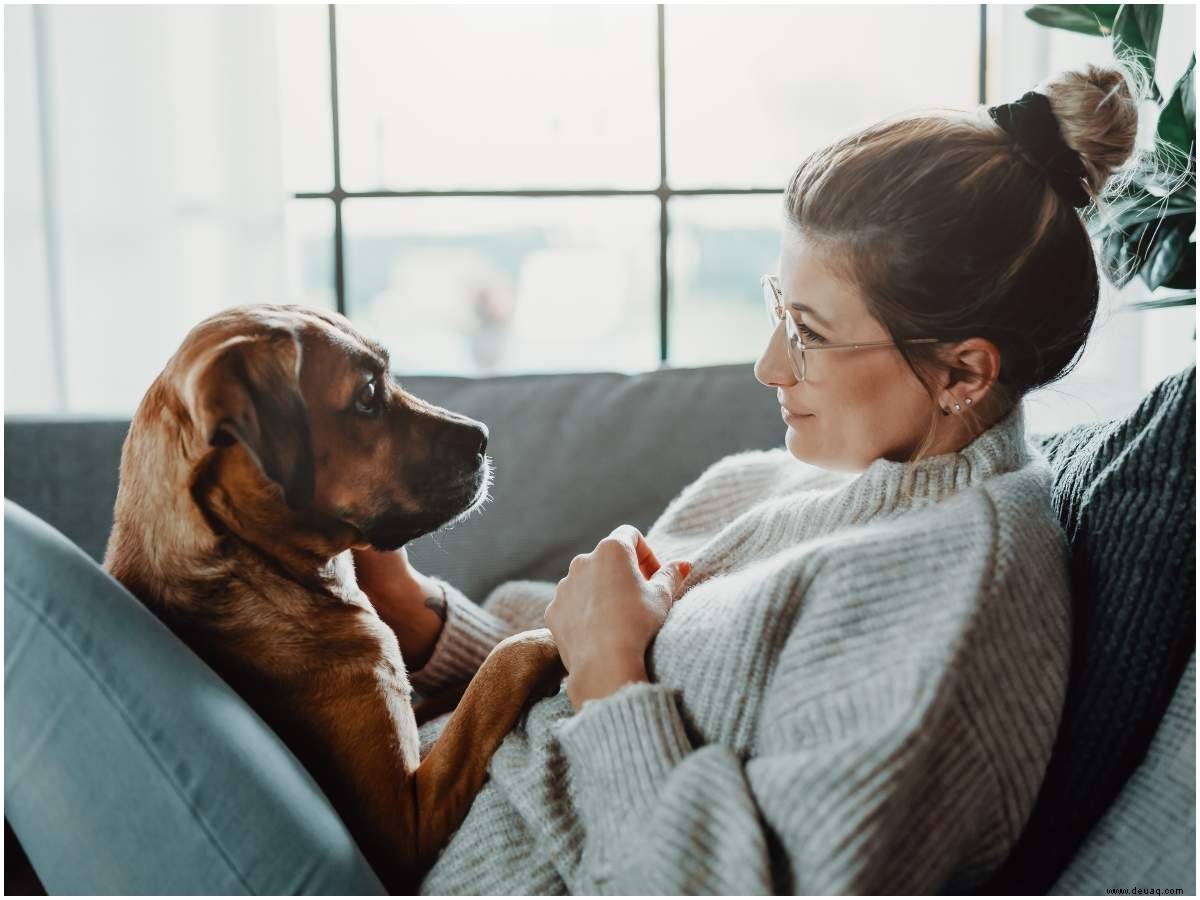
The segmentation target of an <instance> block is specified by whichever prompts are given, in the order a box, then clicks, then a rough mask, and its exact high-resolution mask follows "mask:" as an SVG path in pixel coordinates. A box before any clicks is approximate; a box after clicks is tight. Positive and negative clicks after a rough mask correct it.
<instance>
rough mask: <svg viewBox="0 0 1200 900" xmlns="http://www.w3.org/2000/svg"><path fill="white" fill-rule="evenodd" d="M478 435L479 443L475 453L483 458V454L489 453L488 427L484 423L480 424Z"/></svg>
mask: <svg viewBox="0 0 1200 900" xmlns="http://www.w3.org/2000/svg"><path fill="white" fill-rule="evenodd" d="M478 433H479V441H478V443H477V444H476V446H475V453H476V454H477V455H478V456H483V454H485V453H487V442H488V427H487V426H486V425H484V424H483V423H482V422H480V423H479V426H478Z"/></svg>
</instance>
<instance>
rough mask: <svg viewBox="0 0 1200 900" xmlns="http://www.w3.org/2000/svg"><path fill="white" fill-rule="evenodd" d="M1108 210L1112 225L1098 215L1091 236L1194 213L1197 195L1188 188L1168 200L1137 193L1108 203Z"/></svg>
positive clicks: (1193, 190) (1171, 195) (1172, 195)
mask: <svg viewBox="0 0 1200 900" xmlns="http://www.w3.org/2000/svg"><path fill="white" fill-rule="evenodd" d="M1108 210H1109V215H1110V217H1111V220H1112V221H1113V222H1114V223H1115V225H1110V224H1109V221H1108V220H1107V219H1101V218H1099V217H1098V216H1097V218H1096V219H1095V220H1094V227H1093V229H1092V236H1093V237H1098V236H1100V235H1103V234H1106V233H1107V232H1109V231H1110V230H1112V228H1113V227H1116V228H1129V227H1130V226H1132V225H1136V224H1138V223H1139V222H1150V221H1153V220H1154V219H1164V218H1167V217H1170V216H1175V215H1183V214H1194V213H1195V212H1196V192H1195V189H1194V188H1193V187H1191V186H1190V185H1189V186H1186V187H1183V188H1180V189H1179V190H1177V191H1175V192H1174V193H1172V194H1170V195H1169V196H1167V197H1155V196H1154V195H1153V194H1150V193H1148V192H1147V191H1145V190H1138V191H1137V192H1136V193H1131V194H1129V195H1126V196H1122V197H1121V198H1120V199H1119V200H1116V201H1114V202H1113V203H1110V204H1109V207H1108Z"/></svg>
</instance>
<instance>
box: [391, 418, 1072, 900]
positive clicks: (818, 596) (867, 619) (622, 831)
mask: <svg viewBox="0 0 1200 900" xmlns="http://www.w3.org/2000/svg"><path fill="white" fill-rule="evenodd" d="M1048 486H1049V470H1048V468H1047V465H1046V462H1045V460H1044V458H1043V457H1041V455H1040V454H1039V453H1038V451H1036V450H1034V449H1032V448H1031V447H1030V446H1028V445H1027V444H1026V440H1025V433H1024V423H1023V413H1022V411H1021V410H1020V408H1018V409H1016V410H1014V411H1013V412H1012V413H1010V414H1009V415H1008V416H1007V417H1005V418H1004V419H1003V420H1001V421H1000V422H998V423H997V424H996V425H994V426H993V427H992V428H991V429H989V430H988V431H987V432H985V433H984V434H983V435H981V436H980V437H978V438H977V439H976V440H975V441H974V442H972V443H971V444H970V445H969V446H967V447H966V448H964V449H963V450H961V451H959V452H958V453H952V454H945V455H941V456H936V457H932V458H929V459H926V460H923V461H921V462H918V463H916V464H912V465H906V464H902V463H895V462H890V461H888V460H877V461H876V462H874V463H872V464H871V466H870V467H869V468H868V469H867V470H866V471H865V472H863V473H861V474H859V475H857V476H851V475H845V474H838V473H832V472H827V471H824V470H821V469H817V468H815V467H812V466H809V465H807V464H804V463H801V462H798V461H797V460H796V459H795V458H793V457H792V456H791V455H790V454H788V452H787V451H786V450H783V449H779V450H771V451H765V452H764V451H752V452H747V453H740V454H736V455H734V456H730V457H727V458H725V459H723V460H721V461H720V462H718V463H716V464H715V465H713V466H712V467H711V468H709V469H708V470H707V471H706V472H705V473H704V474H703V475H702V476H701V477H700V478H699V479H698V480H697V481H696V482H694V483H693V484H691V485H690V486H688V487H687V488H686V489H685V490H684V491H683V492H682V493H681V494H680V495H679V496H678V497H677V498H676V499H675V500H674V501H672V502H671V504H670V505H669V506H668V507H667V509H666V510H665V511H664V512H663V514H662V516H661V517H660V518H659V519H658V521H657V522H656V523H655V524H654V526H653V527H652V528H651V529H650V530H649V531H648V532H647V534H646V537H647V540H648V541H649V543H650V546H651V547H652V548H653V549H654V551H655V553H656V554H657V555H658V558H659V559H661V560H663V561H664V562H665V561H667V560H670V559H675V558H679V557H683V558H687V559H689V560H691V561H692V562H693V569H692V571H691V574H690V575H689V576H688V578H687V580H686V582H685V583H684V593H683V594H682V596H680V597H679V599H677V600H676V602H675V604H674V606H673V607H672V609H671V611H670V614H669V615H668V617H667V619H666V622H665V623H664V625H663V627H662V629H661V631H660V632H659V633H658V635H657V636H656V638H655V640H654V642H653V643H652V644H651V647H650V649H649V651H648V652H647V654H646V663H647V666H646V668H647V672H648V674H649V676H650V679H651V682H650V683H648V684H647V683H637V684H628V685H625V686H624V687H622V688H621V689H619V690H618V691H616V692H615V693H613V694H611V695H610V696H608V697H604V698H600V699H596V700H590V701H587V702H586V703H584V705H583V707H582V708H581V709H580V711H579V712H578V714H576V713H575V712H574V710H573V709H572V707H571V703H570V701H569V700H568V698H567V693H566V687H565V685H564V686H563V687H562V688H561V689H560V691H559V692H558V694H557V695H554V696H552V697H547V698H545V699H542V700H539V701H538V702H537V703H535V704H534V705H532V707H531V708H530V709H529V711H528V713H527V714H526V715H525V716H524V717H523V719H522V721H520V722H518V724H517V726H516V727H515V728H514V730H513V731H512V732H511V733H510V734H509V735H508V737H507V738H506V739H505V740H504V742H503V743H502V745H501V746H500V748H499V749H498V750H497V752H496V754H495V756H494V757H493V759H492V762H491V766H490V769H489V776H490V777H489V779H488V781H487V783H486V784H485V785H484V787H483V789H482V790H481V791H480V793H479V794H478V795H477V797H476V799H475V802H474V804H473V806H472V807H471V810H470V812H469V813H468V815H467V817H466V819H465V820H464V822H463V824H462V825H461V827H460V828H459V829H458V831H457V832H456V833H455V834H454V835H453V837H452V838H451V839H450V841H449V843H448V845H447V846H446V848H445V849H444V851H443V852H442V854H441V855H440V857H439V858H438V860H437V862H436V863H435V865H434V867H433V869H432V870H431V871H430V872H429V874H428V875H427V877H426V878H425V880H424V882H423V884H422V886H421V890H422V892H423V893H434V894H461V893H466V894H492V893H503V894H544V893H565V892H570V893H586V894H597V893H600V894H604V893H615V894H640V893H666V894H705V893H715V894H760V893H772V892H773V893H785V894H791V893H803V894H841V893H892V894H897V893H898V894H904V893H914V894H915V893H929V892H935V891H939V890H942V891H946V890H949V891H966V890H969V889H970V888H971V887H972V886H974V885H977V884H979V883H980V882H981V881H982V880H983V879H984V877H985V876H986V875H987V874H988V873H990V872H992V871H993V870H994V869H995V868H996V867H997V866H998V865H999V864H1000V863H1001V861H1002V860H1003V859H1004V857H1005V855H1006V854H1007V853H1008V851H1009V850H1010V849H1011V847H1012V846H1013V844H1014V842H1015V840H1016V838H1017V836H1018V834H1019V832H1020V830H1021V828H1022V826H1023V825H1024V823H1025V821H1026V819H1027V818H1028V816H1029V813H1030V811H1031V808H1032V806H1033V802H1034V798H1035V796H1036V794H1037V791H1038V787H1039V784H1040V783H1041V779H1042V776H1043V773H1044V770H1045V767H1046V763H1047V760H1048V759H1049V756H1050V750H1051V747H1052V745H1053V742H1054V737H1055V732H1056V729H1057V727H1058V722H1059V716H1060V713H1061V710H1062V704H1063V698H1064V694H1065V689H1066V678H1067V671H1068V654H1069V650H1070V615H1071V613H1070V601H1069V591H1068V581H1067V549H1066V541H1065V538H1064V536H1063V533H1062V531H1061V528H1060V526H1059V524H1058V521H1057V520H1056V519H1055V517H1054V516H1053V514H1052V512H1051V510H1050V505H1049V493H1048V489H1049V488H1048ZM613 524H614V525H616V524H619V523H613ZM553 592H554V585H552V584H550V583H540V582H511V583H508V584H505V585H501V586H500V587H498V588H497V589H496V590H495V591H493V592H492V593H491V595H490V596H489V597H488V598H487V599H486V600H485V602H484V603H483V605H482V606H478V605H476V604H474V603H473V602H471V601H470V600H468V599H467V598H465V597H463V596H462V594H460V593H459V592H458V591H456V590H454V589H453V588H449V587H448V589H447V595H448V598H449V610H448V615H447V620H446V623H445V625H444V626H443V631H442V633H441V635H440V636H439V638H438V641H437V643H436V645H435V647H434V650H433V654H432V656H431V657H430V659H429V660H428V662H427V663H426V664H425V666H424V667H423V668H422V669H420V670H417V671H414V672H412V673H411V676H410V677H411V680H412V683H413V685H414V686H415V687H416V688H417V689H418V690H420V691H422V692H427V691H431V690H434V689H436V688H438V687H441V686H444V685H447V684H450V683H452V682H455V681H460V680H464V679H467V678H469V677H470V676H471V675H472V674H473V673H474V672H475V671H476V669H477V668H478V666H479V664H480V663H481V662H482V660H483V658H484V657H485V656H486V655H487V653H488V651H489V650H490V649H491V648H492V647H493V646H494V645H495V644H496V643H497V642H498V641H499V640H500V639H502V638H503V637H505V636H507V635H509V634H511V633H514V632H515V631H517V630H522V629H525V628H536V627H542V626H543V624H544V623H543V621H542V614H543V612H544V610H545V607H546V606H547V605H548V603H549V602H550V600H551V598H552V597H553ZM436 728H437V726H436V725H429V724H427V725H426V726H425V730H424V734H423V737H424V739H425V742H426V744H427V743H428V741H429V740H431V739H432V737H433V736H434V734H435V732H436Z"/></svg>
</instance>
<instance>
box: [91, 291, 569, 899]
mask: <svg viewBox="0 0 1200 900" xmlns="http://www.w3.org/2000/svg"><path fill="white" fill-rule="evenodd" d="M486 446H487V430H486V428H484V427H483V426H482V425H481V424H479V423H478V422H474V421H472V420H470V419H467V418H465V417H463V416H458V415H455V414H453V413H449V412H447V411H445V410H443V409H439V408H437V407H434V406H431V405H429V404H426V403H423V402H422V401H420V400H418V399H417V398H415V397H413V396H411V395H410V394H407V393H406V392H404V391H403V390H402V389H401V388H400V387H399V386H398V385H396V384H395V383H394V382H392V381H391V379H390V378H389V374H388V358H387V353H386V352H385V351H384V350H383V349H382V348H381V347H380V346H379V345H377V344H375V343H374V342H372V341H370V340H368V339H366V338H365V337H363V336H362V335H361V334H359V333H358V332H357V331H356V330H355V329H354V328H353V327H352V326H351V325H350V323H349V322H348V321H347V320H346V319H345V318H343V317H342V316H338V315H333V314H329V313H324V312H320V311H317V310H311V309H306V308H303V307H294V306H251V307H239V308H235V309H231V310H227V311H226V312H223V313H221V314H219V315H216V316H214V317H212V318H210V319H208V320H206V321H204V322H202V323H201V324H199V325H198V326H196V327H195V328H194V329H193V330H192V331H191V333H190V334H188V336H187V337H186V339H185V340H184V342H183V345H182V346H181V347H180V348H179V350H178V351H177V352H176V353H175V355H174V357H172V359H171V360H170V361H169V362H168V364H167V366H166V368H165V369H164V371H163V372H162V374H161V375H159V377H158V378H157V379H156V380H155V382H154V383H153V384H152V385H151V387H150V389H149V391H147V393H146V396H145V397H144V398H143V400H142V402H141V405H140V406H139V407H138V410H137V413H136V414H135V416H134V418H133V422H132V424H131V426H130V429H129V435H128V437H127V438H126V440H125V445H124V449H123V451H122V456H121V482H120V489H119V491H118V493H117V502H116V508H115V511H114V519H115V524H114V527H113V532H112V536H111V537H110V539H109V544H108V552H107V554H106V556H105V559H104V565H105V568H106V569H108V571H109V572H111V573H112V574H113V576H115V577H116V578H117V579H118V580H119V581H121V582H122V583H123V584H124V585H125V586H126V587H128V588H129V589H130V590H131V591H132V592H133V593H134V594H135V595H136V596H137V597H139V598H140V599H141V600H142V602H143V603H145V604H146V605H147V606H148V607H149V608H150V609H151V610H153V611H154V613H155V614H157V615H158V616H159V617H160V618H161V619H162V620H163V621H164V622H166V623H167V624H168V625H169V626H170V627H171V628H172V629H173V630H174V631H175V632H176V633H177V634H178V635H179V636H180V637H182V638H183V639H184V640H185V641H186V642H187V643H188V644H189V645H190V646H191V647H192V648H193V649H194V650H195V651H196V652H197V653H198V654H199V655H200V656H201V657H203V658H204V659H205V660H206V661H208V662H209V663H210V664H211V665H212V666H213V667H214V668H215V669H216V670H217V671H218V672H219V673H220V674H221V675H222V676H223V677H224V678H225V679H226V681H228V682H229V683H230V684H231V685H232V686H233V687H234V688H235V689H236V690H237V691H238V692H239V693H241V695H242V696H243V697H244V698H246V700H247V701H248V702H249V703H250V704H251V705H252V706H253V707H254V708H255V709H256V710H257V711H258V713H259V714H260V715H261V716H262V717H263V718H264V719H265V720H266V721H267V722H268V723H269V724H270V725H271V726H272V727H273V728H274V729H275V730H276V732H277V733H278V734H279V735H280V736H281V737H282V738H283V740H284V741H285V742H286V743H287V744H288V746H289V747H290V748H291V749H292V750H293V752H294V753H296V755H297V756H298V757H299V758H300V760H301V761H302V762H303V763H304V764H305V766H306V767H307V768H308V770H309V772H311V773H312V775H313V777H314V778H316V780H317V782H318V783H319V784H320V786H321V788H322V789H323V790H324V791H325V793H326V795H327V796H328V797H329V799H330V800H331V802H332V803H333V805H334V807H335V808H336V809H337V811H338V812H339V814H340V815H341V816H342V818H343V820H344V821H345V822H346V824H347V826H348V827H349V828H350V831H351V833H352V834H353V835H354V837H355V839H356V840H357V842H358V844H359V847H360V848H362V850H363V851H364V853H365V854H366V855H367V857H368V859H369V860H370V861H371V863H372V865H373V866H374V867H375V869H376V872H378V873H379V874H380V877H381V878H382V879H383V880H384V883H385V884H386V885H387V886H388V887H389V888H390V889H392V890H394V891H409V890H413V889H415V887H416V886H417V884H418V883H419V879H420V877H421V876H422V875H423V874H424V872H425V871H426V870H427V868H428V867H429V865H431V864H432V862H433V859H434V858H435V857H436V854H437V852H438V850H440V848H441V847H442V846H443V845H444V844H445V842H446V841H447V840H448V839H449V837H450V835H451V834H452V833H453V832H454V830H455V829H456V828H457V827H458V826H459V824H461V821H462V819H463V817H464V816H465V815H466V813H467V810H468V809H469V808H470V805H471V802H472V800H473V799H474V796H475V794H476V793H477V792H478V790H479V788H480V786H481V785H482V784H483V781H484V778H485V775H486V771H487V765H488V761H489V760H490V758H491V755H492V753H493V752H494V751H495V749H496V748H497V747H498V746H499V744H500V742H501V740H502V739H503V738H504V736H505V734H507V733H508V731H509V730H510V729H511V728H512V726H513V725H514V724H515V722H516V720H517V718H518V717H519V716H520V714H521V712H522V711H523V708H524V705H525V703H526V701H527V700H528V699H529V698H530V696H531V695H538V694H541V693H544V692H546V691H547V690H553V689H557V686H558V681H559V680H560V679H561V677H562V675H563V669H562V664H561V662H560V660H559V657H558V651H557V648H556V647H555V645H554V642H553V639H552V638H551V636H550V632H549V631H548V630H547V629H538V630H535V631H527V632H524V633H522V634H519V635H514V636H513V637H511V638H508V639H507V640H505V641H503V642H501V644H500V645H499V646H497V647H496V648H495V649H494V650H493V651H492V653H491V655H490V656H489V657H488V658H487V660H486V661H485V662H484V663H483V665H482V667H481V668H480V669H479V672H478V673H477V674H476V676H475V677H474V679H472V681H471V683H470V684H469V685H468V686H467V689H466V692H465V693H464V694H463V697H462V700H461V702H460V703H459V705H458V708H457V710H456V711H455V712H454V714H453V716H452V717H451V719H450V721H449V722H448V723H447V725H446V727H445V729H444V730H443V732H442V733H441V736H440V737H439V739H438V741H437V743H436V744H435V745H434V747H433V748H432V749H431V750H430V752H429V753H428V755H427V756H426V758H425V759H424V760H420V759H419V756H418V739H417V721H416V718H415V716H414V712H413V708H412V705H411V702H410V697H411V693H412V691H411V687H410V685H409V681H408V677H407V674H406V670H405V667H404V662H403V660H402V659H401V656H400V649H399V645H398V643H397V640H396V635H395V634H394V633H393V632H392V631H391V630H390V629H389V628H388V627H387V626H386V625H385V624H384V623H383V621H382V620H381V619H380V618H379V616H378V615H377V614H376V612H375V610H374V608H373V607H372V606H371V604H370V601H369V600H368V599H367V597H366V595H365V594H363V592H362V591H361V590H359V588H358V585H357V583H356V582H355V577H354V568H353V563H352V558H351V553H350V548H352V547H362V546H368V545H369V546H373V547H375V548H377V549H394V548H397V547H399V546H401V545H403V544H404V543H406V542H407V541H410V540H412V539H413V538H415V537H417V536H419V535H421V534H424V533H426V532H429V531H431V530H433V529H435V528H438V527H440V526H441V525H444V524H445V523H447V522H448V521H451V520H453V519H455V518H456V517H458V516H460V515H462V514H464V513H465V512H467V511H469V510H470V509H472V508H473V507H474V506H476V505H478V503H479V502H481V501H482V499H483V497H484V496H485V495H486V492H487V480H488V477H489V471H488V463H487V460H486V457H485V455H484V453H485V450H486Z"/></svg>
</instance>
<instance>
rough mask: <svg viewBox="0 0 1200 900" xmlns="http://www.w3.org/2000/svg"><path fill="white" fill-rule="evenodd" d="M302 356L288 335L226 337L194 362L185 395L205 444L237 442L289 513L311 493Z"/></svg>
mask: <svg viewBox="0 0 1200 900" xmlns="http://www.w3.org/2000/svg"><path fill="white" fill-rule="evenodd" d="M301 352H302V351H301V346H300V341H299V340H298V339H297V338H296V336H295V335H294V334H293V333H292V332H291V331H289V330H286V329H276V330H272V331H270V332H267V333H266V334H262V335H246V336H239V337H235V338H230V339H229V340H227V341H225V342H224V343H223V344H221V345H219V346H218V347H216V348H214V349H213V350H212V351H210V352H209V353H207V354H205V355H204V357H203V358H201V359H200V360H198V361H197V363H196V365H195V366H194V367H193V369H192V371H191V372H190V373H189V375H188V378H187V385H186V387H185V390H184V397H185V402H186V403H187V405H188V408H189V411H190V412H191V415H192V420H193V421H194V422H195V423H196V427H197V428H198V429H200V433H201V435H202V436H203V437H204V439H205V440H206V441H207V442H208V443H209V444H210V445H211V446H214V447H223V446H228V445H230V444H232V443H234V442H235V441H237V442H240V443H241V444H242V446H243V447H245V449H246V450H247V452H249V453H250V455H251V456H252V457H253V458H254V460H255V462H257V463H258V466H259V468H261V469H262V471H263V474H264V475H266V476H267V477H268V478H270V479H271V480H272V481H274V482H275V483H277V484H278V485H279V486H280V487H282V488H283V496H284V499H285V500H286V501H287V505H288V506H289V507H290V508H291V509H294V510H298V509H303V508H304V507H306V506H308V505H309V503H311V502H312V497H313V490H314V488H315V485H314V478H315V475H314V467H313V449H312V434H311V432H310V430H309V426H308V409H307V407H306V406H305V403H304V396H303V394H301V392H300V363H301Z"/></svg>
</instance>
